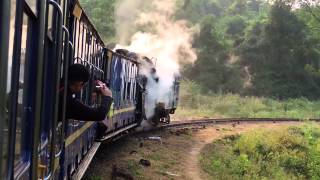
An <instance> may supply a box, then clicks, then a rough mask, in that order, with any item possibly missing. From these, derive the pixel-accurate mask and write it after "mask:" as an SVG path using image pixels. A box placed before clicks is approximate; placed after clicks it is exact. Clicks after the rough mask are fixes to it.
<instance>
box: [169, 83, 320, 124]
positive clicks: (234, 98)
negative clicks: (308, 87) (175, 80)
mask: <svg viewBox="0 0 320 180" xmlns="http://www.w3.org/2000/svg"><path fill="white" fill-rule="evenodd" d="M200 89H201V87H200V86H198V85H197V84H196V83H194V82H192V81H182V83H181V89H180V102H179V103H180V104H179V107H178V109H177V111H176V114H175V115H174V118H176V119H190V118H204V117H211V118H228V117H237V118H282V117H283V118H299V119H309V118H320V101H309V100H307V99H305V98H299V99H288V100H284V101H280V100H274V99H270V98H258V97H241V96H240V95H237V94H209V95H203V94H202V93H201V90H200Z"/></svg>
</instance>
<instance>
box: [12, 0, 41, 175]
mask: <svg viewBox="0 0 320 180" xmlns="http://www.w3.org/2000/svg"><path fill="white" fill-rule="evenodd" d="M36 5H37V0H21V1H18V0H12V1H11V12H10V15H11V19H10V25H9V27H10V35H9V57H8V74H7V89H6V93H7V97H8V98H7V102H6V103H7V112H8V129H7V132H6V133H7V134H6V136H8V138H9V141H8V142H7V145H8V153H7V163H6V164H7V168H6V178H7V179H12V178H14V179H28V178H30V167H31V165H32V161H31V152H32V140H33V132H34V130H35V129H34V119H35V99H36V98H35V97H37V96H36V91H35V88H36V84H37V83H36V81H37V78H36V77H37V67H38V66H37V53H38V47H37V46H38V39H39V36H38V30H39V27H38V24H37V20H38V18H39V17H38V11H37V6H36Z"/></svg>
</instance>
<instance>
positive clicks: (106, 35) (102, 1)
mask: <svg viewBox="0 0 320 180" xmlns="http://www.w3.org/2000/svg"><path fill="white" fill-rule="evenodd" d="M80 2H81V5H82V6H83V8H84V10H85V12H86V13H87V15H88V17H89V18H90V20H92V22H93V24H94V25H95V27H96V28H97V30H98V32H99V34H100V35H101V36H102V38H103V40H104V41H106V42H108V41H109V40H113V39H114V37H115V31H116V29H115V25H114V24H115V17H114V6H115V0H81V1H80Z"/></svg>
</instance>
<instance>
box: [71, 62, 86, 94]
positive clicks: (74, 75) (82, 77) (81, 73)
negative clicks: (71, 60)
mask: <svg viewBox="0 0 320 180" xmlns="http://www.w3.org/2000/svg"><path fill="white" fill-rule="evenodd" d="M89 78H90V73H89V71H88V70H87V69H86V67H85V66H84V65H82V64H73V65H71V66H69V69H68V85H69V88H70V90H71V91H72V92H75V93H76V92H80V91H81V90H82V88H83V86H84V85H85V84H86V83H87V82H88V80H89Z"/></svg>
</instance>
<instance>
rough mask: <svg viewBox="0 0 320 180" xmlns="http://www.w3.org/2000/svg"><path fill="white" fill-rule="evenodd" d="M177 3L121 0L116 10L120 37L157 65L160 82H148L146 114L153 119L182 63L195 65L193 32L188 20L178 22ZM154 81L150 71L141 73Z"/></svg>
mask: <svg viewBox="0 0 320 180" xmlns="http://www.w3.org/2000/svg"><path fill="white" fill-rule="evenodd" d="M175 5H176V1H175V0H161V1H158V0H122V1H120V3H119V4H118V5H117V8H116V25H117V37H118V40H119V42H120V43H122V44H121V45H117V47H116V48H124V49H127V50H129V51H132V52H135V53H138V54H141V55H144V56H147V57H149V58H152V59H153V62H154V63H155V64H156V69H157V75H158V76H159V83H154V82H152V81H148V84H147V93H148V94H147V97H146V98H147V99H146V102H147V104H146V113H147V117H148V118H149V117H151V116H152V114H153V109H154V107H155V103H154V102H165V103H166V99H167V98H166V97H167V95H168V93H169V91H170V87H171V86H172V83H173V80H174V76H175V75H178V74H179V62H194V61H195V60H196V58H197V57H196V53H195V51H194V49H192V30H191V29H190V28H188V27H187V25H186V21H183V20H175V19H174V17H173V16H174V13H175V11H176V9H175ZM142 73H143V74H144V75H146V76H147V77H148V79H152V77H151V75H150V74H149V71H142Z"/></svg>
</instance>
